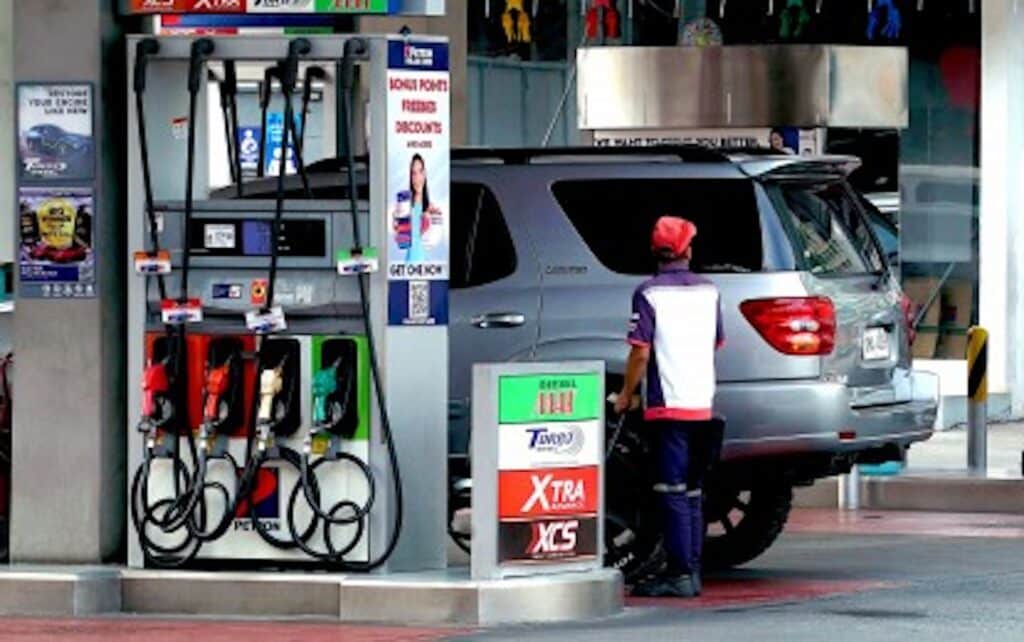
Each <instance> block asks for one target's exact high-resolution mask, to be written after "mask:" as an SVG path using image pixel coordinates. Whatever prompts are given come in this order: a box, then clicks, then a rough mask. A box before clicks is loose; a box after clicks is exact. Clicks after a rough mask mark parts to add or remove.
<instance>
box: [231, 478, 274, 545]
mask: <svg viewBox="0 0 1024 642" xmlns="http://www.w3.org/2000/svg"><path fill="white" fill-rule="evenodd" d="M278 472H279V471H278V469H276V468H261V469H260V472H259V475H258V476H257V477H256V487H255V488H253V491H252V495H251V497H252V500H253V502H255V513H256V517H257V519H259V520H261V521H262V520H265V519H269V520H277V519H279V518H280V517H281V510H280V499H279V488H278V487H279V479H278ZM241 474H242V471H239V475H241ZM249 513H250V510H249V498H248V497H244V498H242V500H241V501H240V502H238V508H237V509H236V510H235V519H236V520H246V521H248V520H249V519H250V514H249ZM235 528H236V530H237V529H239V528H240V525H239V524H238V523H236V524H235ZM243 530H244V527H243Z"/></svg>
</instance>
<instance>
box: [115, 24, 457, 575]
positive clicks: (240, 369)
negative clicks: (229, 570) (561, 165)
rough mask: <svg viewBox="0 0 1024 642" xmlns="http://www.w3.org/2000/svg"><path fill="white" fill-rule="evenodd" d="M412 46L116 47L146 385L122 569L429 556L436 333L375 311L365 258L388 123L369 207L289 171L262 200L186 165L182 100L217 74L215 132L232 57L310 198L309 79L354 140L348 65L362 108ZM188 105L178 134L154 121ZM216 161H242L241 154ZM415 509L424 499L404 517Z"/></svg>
mask: <svg viewBox="0 0 1024 642" xmlns="http://www.w3.org/2000/svg"><path fill="white" fill-rule="evenodd" d="M419 40H420V41H423V39H419ZM427 42H429V44H430V46H431V47H437V48H444V47H446V45H445V43H444V41H443V40H440V39H436V38H435V39H430V40H428V41H427ZM408 46H409V41H408V38H402V37H384V36H380V37H359V38H356V37H342V36H315V37H310V38H298V39H291V40H289V39H287V38H283V37H282V38H276V37H273V38H258V39H256V38H245V37H232V38H189V37H164V38H132V39H130V43H129V59H130V64H131V66H132V68H133V69H134V72H135V73H134V77H133V86H132V90H133V91H132V93H133V96H134V100H135V110H134V113H133V114H132V116H133V117H132V119H131V121H130V122H129V127H130V128H132V129H133V130H134V131H133V132H132V137H131V139H130V140H132V141H133V143H132V144H131V146H130V149H129V164H130V180H129V203H130V204H132V205H133V206H134V207H130V208H129V211H128V221H129V223H128V228H129V242H130V243H132V244H134V249H136V250H137V251H136V252H135V254H134V262H133V267H132V272H133V274H132V275H131V281H130V286H129V308H130V312H129V328H128V341H129V366H130V368H131V370H130V372H131V373H133V374H134V375H135V376H137V377H139V380H141V385H140V383H139V380H136V382H135V383H133V385H132V386H131V388H130V390H129V398H130V402H131V409H133V411H134V412H135V413H136V416H135V418H134V420H133V421H132V425H130V426H129V470H130V473H131V475H132V478H131V483H130V485H129V489H128V491H129V504H130V507H131V514H132V523H131V532H132V534H133V537H131V543H130V547H129V565H130V566H133V567H203V568H210V567H218V566H231V567H237V566H239V565H243V566H260V567H265V566H275V567H276V566H282V565H302V564H315V565H318V566H320V567H326V568H332V569H340V570H355V571H368V570H375V569H399V568H401V569H410V570H412V569H417V570H419V569H429V568H442V567H443V566H444V564H445V553H444V547H445V537H446V535H445V527H444V520H445V509H444V505H445V501H446V496H445V492H444V488H445V478H446V468H445V461H446V459H445V458H446V452H445V450H446V437H445V435H446V405H447V382H446V381H445V378H444V377H438V376H437V372H439V371H440V372H446V371H447V363H446V358H447V356H446V351H447V332H446V329H445V328H444V327H443V326H432V327H422V326H421V327H415V326H402V325H391V324H389V323H388V321H389V315H388V305H389V288H390V287H391V282H390V280H389V278H388V274H387V271H375V266H376V258H375V257H376V256H377V253H376V252H375V251H374V249H373V248H374V247H375V246H378V245H383V243H384V240H385V239H386V238H387V237H388V234H389V233H392V232H391V221H390V218H389V216H388V213H387V210H388V205H387V197H386V195H385V194H386V191H387V188H386V183H385V178H386V175H387V173H388V171H389V170H391V168H390V167H388V158H387V148H386V144H385V141H386V139H387V136H386V133H385V127H386V125H385V121H384V120H383V119H379V118H373V119H372V120H373V123H372V124H371V129H370V132H369V134H370V138H369V140H370V142H371V143H372V146H371V147H370V176H371V179H372V180H371V184H370V197H369V199H366V198H363V199H361V200H360V199H357V194H358V193H359V192H360V191H361V190H357V189H349V190H348V193H349V195H350V198H349V199H347V200H345V201H329V200H312V199H310V198H306V199H304V200H291V199H290V198H289V196H290V194H289V193H288V192H287V190H286V189H285V185H286V179H285V176H284V171H285V170H284V166H285V163H283V162H282V163H281V164H280V165H281V170H280V175H278V176H277V177H276V178H277V185H278V190H277V194H276V198H275V199H273V200H241V199H235V198H231V199H218V200H214V199H210V198H206V196H207V193H208V192H209V190H208V186H207V185H206V179H204V177H203V176H202V175H201V174H203V172H196V171H195V168H196V167H202V166H203V163H204V162H205V160H206V159H205V156H206V152H205V147H204V144H205V140H206V131H207V126H206V123H207V121H208V120H209V119H210V118H214V117H216V115H215V114H205V113H204V112H203V110H200V109H198V108H197V105H201V104H205V102H204V100H203V98H204V94H205V91H206V87H207V82H206V80H205V79H207V78H208V75H207V74H208V72H209V68H210V67H211V66H213V65H215V64H220V65H223V68H224V70H225V72H226V73H225V81H224V82H225V83H227V84H228V91H227V92H226V93H227V97H226V98H225V104H224V105H223V106H224V108H225V114H224V115H225V118H226V119H227V120H228V121H229V122H230V123H231V124H230V128H237V126H238V125H237V114H236V110H235V109H234V108H233V107H232V104H231V103H232V96H231V95H232V92H233V91H234V87H235V86H236V84H237V77H238V75H241V74H242V73H243V72H245V71H247V70H248V72H249V73H256V74H258V75H259V76H260V77H262V78H263V79H264V82H263V83H262V84H261V101H260V102H261V110H262V111H263V112H264V113H265V112H266V109H267V108H268V105H269V104H271V103H272V102H273V101H279V102H282V103H283V106H284V114H285V127H284V132H283V137H284V141H283V143H282V159H283V158H284V156H285V154H286V152H285V151H284V150H287V149H288V148H289V144H290V143H291V144H293V145H294V153H295V156H296V159H297V164H298V169H299V174H300V176H301V183H302V193H303V195H304V196H306V197H309V196H311V195H312V193H311V192H310V190H309V186H308V181H307V180H306V176H305V170H304V165H305V163H304V159H303V158H302V147H303V145H302V137H303V135H304V133H305V129H306V125H307V122H306V121H307V119H308V114H307V108H306V105H307V102H308V100H309V99H308V87H309V86H310V83H311V82H312V81H313V80H316V81H317V82H324V83H326V84H327V85H328V86H330V87H332V88H334V89H337V90H338V103H339V106H340V107H341V110H340V111H341V113H340V114H339V115H338V121H339V122H338V123H336V124H335V126H336V128H337V130H338V131H339V133H340V134H342V135H343V136H345V137H349V136H352V135H353V130H352V127H351V121H352V118H351V114H352V113H353V110H352V101H351V93H352V89H353V88H354V81H355V78H356V70H357V68H359V69H360V70H361V73H364V74H366V77H367V78H369V79H370V82H371V85H372V86H373V87H374V89H373V90H372V91H371V99H370V103H371V112H372V111H373V110H374V109H376V107H374V106H375V105H379V106H380V111H381V112H383V111H384V110H385V109H386V108H387V107H386V105H387V101H388V90H387V87H388V84H387V82H386V77H387V73H388V68H389V64H393V63H394V52H396V51H399V50H401V48H402V47H406V48H408ZM445 58H446V56H445ZM259 65H262V66H263V68H261V69H256V71H253V68H254V67H257V66H259ZM236 70H237V71H236ZM332 72H333V73H332ZM300 80H302V81H303V84H304V88H303V93H302V94H298V93H297V89H298V85H299V81H300ZM300 95H301V99H300V107H299V110H295V108H294V106H293V105H292V101H293V100H294V99H297V98H299V96H300ZM184 110H187V112H185V113H187V114H188V116H187V123H186V128H187V131H186V133H185V135H184V136H182V135H181V131H180V127H178V128H176V129H175V128H173V127H172V128H170V129H169V128H167V127H166V126H164V123H168V122H173V123H180V122H181V119H182V117H181V116H180V115H178V114H180V113H181V112H182V111H184ZM296 115H298V116H299V118H296ZM264 118H265V116H264ZM300 119H301V121H302V124H301V129H302V133H300V132H299V130H298V127H297V126H296V122H295V121H296V120H300ZM197 141H199V144H197ZM347 147H348V148H349V150H351V146H347ZM154 149H159V150H160V151H159V154H153V150H154ZM266 153H268V152H267V150H261V152H260V154H261V156H264V155H265V154H266ZM228 157H229V159H230V162H231V163H232V164H233V165H237V151H236V152H233V153H229V154H228ZM348 162H349V164H348V169H349V172H348V176H349V180H350V184H351V185H354V184H355V166H354V163H355V162H354V160H353V159H352V158H351V154H350V155H349V158H348ZM405 162H407V161H405ZM261 167H262V163H261ZM234 169H235V172H236V175H237V176H238V177H239V179H241V174H240V172H237V166H236V167H235V168H234ZM445 180H447V171H445ZM291 183H292V182H289V184H291ZM236 188H237V190H235V193H236V194H237V195H238V196H242V195H244V186H243V185H237V186H236ZM181 194H184V200H180V198H181V197H180V195H181ZM197 194H198V195H199V197H198V198H197V197H196V195H197ZM363 255H365V256H366V257H368V259H367V260H366V261H360V260H359V259H358V258H357V259H355V260H353V258H352V257H359V256H363ZM339 256H344V257H345V258H344V265H343V266H342V265H340V264H339V262H338V261H339V259H338V257H339ZM369 257H374V258H373V260H372V261H371V260H369ZM409 403H414V404H415V405H416V410H415V412H414V413H410V412H408V411H405V410H403V409H402V405H403V404H409ZM407 474H408V475H409V476H408V477H406V475H407ZM403 478H405V479H408V480H409V481H408V482H407V483H406V484H403ZM403 500H404V501H403ZM410 505H412V506H416V510H417V513H419V511H421V510H422V511H428V512H425V513H424V514H422V515H420V514H417V516H416V517H415V518H413V519H406V517H405V511H406V510H408V508H407V507H408V506H410Z"/></svg>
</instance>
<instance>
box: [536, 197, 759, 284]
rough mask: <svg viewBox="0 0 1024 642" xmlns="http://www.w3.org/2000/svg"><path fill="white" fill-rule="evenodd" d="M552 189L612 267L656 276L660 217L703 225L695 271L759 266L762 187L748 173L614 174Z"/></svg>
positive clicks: (745, 269)
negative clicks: (757, 191)
mask: <svg viewBox="0 0 1024 642" xmlns="http://www.w3.org/2000/svg"><path fill="white" fill-rule="evenodd" d="M551 189H552V192H553V193H554V195H555V198H556V199H557V200H558V203H559V204H560V205H561V206H562V209H563V210H565V213H566V215H567V216H568V217H569V220H570V221H571V222H572V224H573V226H574V227H575V228H576V231H577V232H579V234H580V236H582V237H583V240H584V242H586V244H587V245H588V246H589V247H590V250H591V251H592V252H593V253H594V255H595V256H596V257H597V260H599V261H600V262H601V263H602V264H603V265H604V266H605V267H607V268H608V269H610V270H612V271H614V272H619V273H620V274H652V273H653V272H654V271H655V269H656V267H657V266H656V264H655V260H654V257H653V256H652V255H651V230H652V229H653V228H654V222H655V221H656V220H657V219H658V217H659V216H665V215H670V216H681V217H683V218H687V219H689V220H691V221H693V222H694V223H695V224H696V225H697V229H698V234H697V239H696V240H695V241H694V246H693V247H694V256H693V267H694V270H696V271H700V272H758V271H761V270H762V268H763V261H764V250H763V248H762V242H761V221H760V216H759V214H758V210H757V200H756V198H755V196H754V185H753V183H752V182H751V181H749V180H745V179H608V180H574V181H561V182H558V183H555V184H554V185H553V186H552V188H551Z"/></svg>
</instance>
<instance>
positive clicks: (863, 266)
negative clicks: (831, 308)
mask: <svg viewBox="0 0 1024 642" xmlns="http://www.w3.org/2000/svg"><path fill="white" fill-rule="evenodd" d="M766 189H767V191H768V197H769V198H770V199H771V201H772V203H773V204H774V205H775V209H776V210H778V212H779V215H780V216H781V217H782V219H783V222H784V224H785V225H786V226H787V227H788V228H789V229H790V230H791V231H792V232H793V234H794V235H795V236H796V238H795V241H796V243H797V246H798V247H797V251H798V254H800V255H802V256H803V262H804V268H805V269H807V270H809V271H810V272H812V273H813V274H864V273H866V272H877V271H880V270H882V268H883V265H884V264H883V261H882V258H881V256H880V254H879V251H878V247H877V245H876V244H875V240H874V237H873V236H872V233H871V231H870V229H869V228H868V226H867V225H866V224H865V222H864V215H863V213H862V211H861V209H860V207H859V206H858V204H857V202H856V201H855V200H854V195H853V194H852V193H851V192H850V191H849V188H848V187H847V185H846V184H845V183H844V182H843V181H841V180H835V179H833V180H829V179H825V180H816V181H807V180H797V181H778V182H769V183H767V184H766Z"/></svg>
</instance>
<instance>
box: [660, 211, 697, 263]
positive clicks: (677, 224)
mask: <svg viewBox="0 0 1024 642" xmlns="http://www.w3.org/2000/svg"><path fill="white" fill-rule="evenodd" d="M695 236H697V226H696V225H694V224H693V223H691V222H690V221H687V220H686V219H685V218H679V217H677V216H662V217H661V218H659V219H658V222H657V223H655V224H654V232H653V233H652V234H651V249H652V250H654V251H655V252H659V251H664V252H668V253H670V254H671V255H672V256H674V257H675V256H682V254H683V252H685V251H686V248H688V247H690V243H692V242H693V238H694V237H695Z"/></svg>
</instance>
